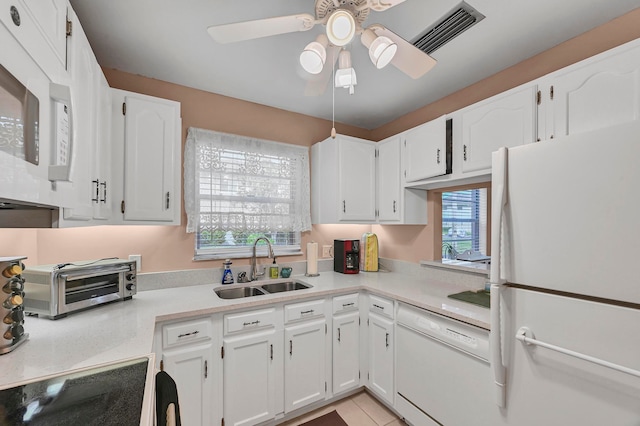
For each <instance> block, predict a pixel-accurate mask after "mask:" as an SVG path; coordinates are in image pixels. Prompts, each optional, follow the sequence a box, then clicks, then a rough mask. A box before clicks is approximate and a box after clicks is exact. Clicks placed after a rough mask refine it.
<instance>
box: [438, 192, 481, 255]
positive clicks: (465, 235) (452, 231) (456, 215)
mask: <svg viewBox="0 0 640 426" xmlns="http://www.w3.org/2000/svg"><path fill="white" fill-rule="evenodd" d="M442 243H443V258H446V257H448V256H447V255H450V252H457V253H462V252H464V251H466V250H472V251H475V252H480V253H482V254H486V253H487V190H486V189H484V188H482V189H469V190H464V191H454V192H443V193H442ZM451 249H453V250H451Z"/></svg>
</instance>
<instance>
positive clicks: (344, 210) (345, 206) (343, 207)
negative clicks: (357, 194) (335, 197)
mask: <svg viewBox="0 0 640 426" xmlns="http://www.w3.org/2000/svg"><path fill="white" fill-rule="evenodd" d="M346 212H347V202H346V201H345V200H342V213H346Z"/></svg>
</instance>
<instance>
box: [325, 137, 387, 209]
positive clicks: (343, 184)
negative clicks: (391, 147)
mask: <svg viewBox="0 0 640 426" xmlns="http://www.w3.org/2000/svg"><path fill="white" fill-rule="evenodd" d="M338 150H339V153H338V163H339V164H338V169H339V172H338V173H339V178H338V181H339V188H340V191H339V192H340V199H339V206H338V208H339V215H338V218H339V220H343V221H374V220H375V219H376V217H375V209H376V192H375V190H376V157H375V154H376V153H375V143H373V142H369V141H359V140H353V139H343V140H340V143H339V146H338ZM325 167H327V166H326V165H325Z"/></svg>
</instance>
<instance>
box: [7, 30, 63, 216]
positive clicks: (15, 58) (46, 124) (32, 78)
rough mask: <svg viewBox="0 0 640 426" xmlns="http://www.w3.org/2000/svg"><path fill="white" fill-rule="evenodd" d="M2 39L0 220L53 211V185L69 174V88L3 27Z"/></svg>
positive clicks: (56, 203) (55, 201) (55, 194)
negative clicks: (25, 211)
mask: <svg viewBox="0 0 640 426" xmlns="http://www.w3.org/2000/svg"><path fill="white" fill-rule="evenodd" d="M0 40H1V41H2V49H0V170H2V175H3V178H2V185H0V216H3V215H4V212H5V211H6V210H9V209H11V210H13V209H15V208H16V206H18V207H19V208H22V206H28V207H29V208H31V209H33V208H44V209H48V210H57V206H59V205H60V201H59V198H60V195H59V194H58V192H57V190H56V184H55V182H56V181H65V180H69V171H70V169H71V159H72V155H71V154H72V149H71V148H72V142H73V135H72V132H71V129H72V125H71V124H72V108H71V95H70V89H69V87H68V86H65V85H60V84H56V82H52V81H51V80H50V79H49V77H48V76H47V74H45V73H44V71H43V70H42V69H41V68H40V67H39V66H38V64H37V63H36V62H35V61H34V60H33V58H32V57H31V56H30V55H29V54H28V53H27V51H26V50H25V49H24V48H23V47H22V46H21V45H20V43H19V42H18V41H17V40H16V39H15V38H14V37H13V35H12V34H11V32H10V31H9V30H8V29H7V28H6V27H4V25H2V24H1V23H0ZM22 216H23V217H24V215H22ZM56 216H57V215H56ZM5 222H6V221H3V220H2V217H0V224H2V225H3V226H7V224H6V223H5ZM53 226H55V225H53Z"/></svg>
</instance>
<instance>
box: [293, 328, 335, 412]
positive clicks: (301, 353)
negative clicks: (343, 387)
mask: <svg viewBox="0 0 640 426" xmlns="http://www.w3.org/2000/svg"><path fill="white" fill-rule="evenodd" d="M284 337H285V353H284V412H285V413H289V412H291V411H293V410H296V409H298V408H300V407H304V406H305V405H307V404H311V403H312V402H316V401H320V400H322V399H324V397H325V395H326V377H325V347H326V320H324V319H322V320H317V321H309V322H305V323H303V324H300V325H294V326H288V327H285V330H284Z"/></svg>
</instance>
